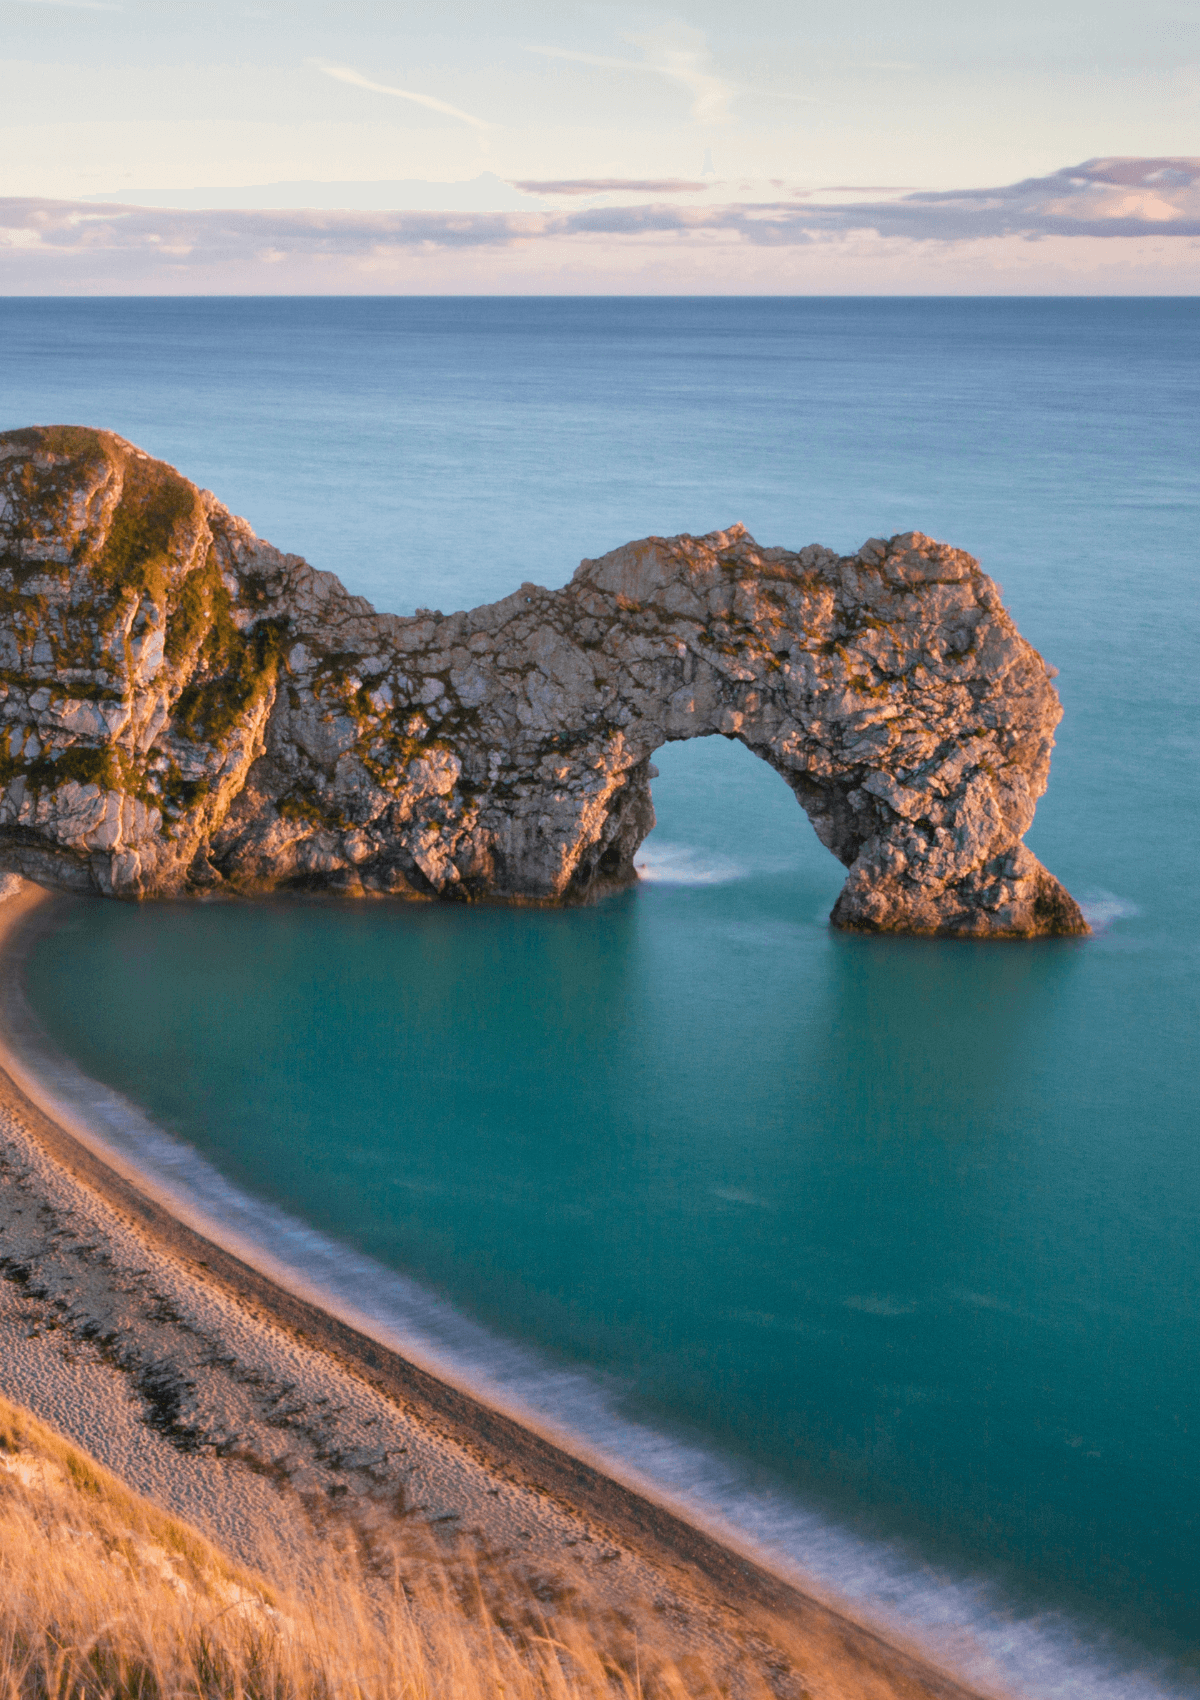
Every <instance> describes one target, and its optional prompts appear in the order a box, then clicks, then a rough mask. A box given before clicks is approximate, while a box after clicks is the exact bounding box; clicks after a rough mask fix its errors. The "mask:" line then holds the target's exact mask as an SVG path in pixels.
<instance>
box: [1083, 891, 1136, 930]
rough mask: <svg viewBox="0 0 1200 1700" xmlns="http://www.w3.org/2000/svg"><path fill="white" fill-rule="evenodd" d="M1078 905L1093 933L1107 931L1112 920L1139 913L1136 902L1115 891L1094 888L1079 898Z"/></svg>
mask: <svg viewBox="0 0 1200 1700" xmlns="http://www.w3.org/2000/svg"><path fill="white" fill-rule="evenodd" d="M1079 907H1080V908H1081V909H1082V910H1083V918H1084V920H1085V921H1086V922H1087V924H1088V926H1089V927H1090V928H1091V929H1092V931H1093V932H1094V933H1103V932H1107V930H1108V928H1109V927H1111V926H1112V924H1113V922H1114V921H1127V920H1131V919H1132V918H1133V917H1134V916H1135V915H1140V914H1141V912H1142V911H1141V909H1140V908H1139V907H1138V905H1137V904H1136V903H1132V902H1130V900H1129V899H1128V898H1127V897H1118V896H1117V895H1116V893H1115V892H1112V891H1101V890H1094V891H1089V892H1088V893H1087V895H1086V896H1085V897H1081V898H1080V899H1079Z"/></svg>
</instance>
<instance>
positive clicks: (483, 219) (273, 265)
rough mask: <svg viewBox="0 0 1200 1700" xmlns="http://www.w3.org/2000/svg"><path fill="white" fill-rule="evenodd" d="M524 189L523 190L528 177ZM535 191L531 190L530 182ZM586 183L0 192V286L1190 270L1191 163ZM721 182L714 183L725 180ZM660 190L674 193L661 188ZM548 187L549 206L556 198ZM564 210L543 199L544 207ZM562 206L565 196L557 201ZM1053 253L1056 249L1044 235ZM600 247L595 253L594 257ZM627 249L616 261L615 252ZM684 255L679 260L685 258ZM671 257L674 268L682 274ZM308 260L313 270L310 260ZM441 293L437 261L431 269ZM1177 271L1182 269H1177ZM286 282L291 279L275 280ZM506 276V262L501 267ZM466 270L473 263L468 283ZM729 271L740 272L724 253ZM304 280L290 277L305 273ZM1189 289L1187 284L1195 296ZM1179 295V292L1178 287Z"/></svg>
mask: <svg viewBox="0 0 1200 1700" xmlns="http://www.w3.org/2000/svg"><path fill="white" fill-rule="evenodd" d="M520 187H522V188H524V187H525V185H521V186H520ZM529 187H530V188H533V187H535V186H534V185H532V184H531V185H529ZM590 187H591V185H589V184H587V183H583V182H580V180H578V179H573V180H569V181H564V182H563V183H562V184H561V185H560V184H557V183H556V182H554V181H552V180H551V181H539V182H538V184H537V185H536V189H537V191H538V192H539V193H540V194H542V195H543V196H545V197H548V198H549V199H550V201H551V204H550V206H548V207H545V206H544V207H543V208H542V210H529V211H499V212H498V211H481V212H469V211H468V212H462V211H428V210H425V211H419V210H410V211H404V210H397V211H394V212H386V211H376V212H364V211H353V210H344V211H343V210H337V209H332V210H331V209H288V208H282V209H271V208H264V209H221V208H208V209H197V210H190V209H189V210H184V209H171V208H149V207H140V206H127V205H120V204H104V205H98V204H96V203H95V202H85V201H60V200H49V199H44V198H36V197H26V198H8V199H0V292H3V293H7V294H24V293H37V292H38V291H39V290H41V289H49V290H50V291H51V292H55V293H58V292H71V290H72V288H73V287H74V288H78V289H82V290H85V291H86V290H87V289H89V288H96V287H98V286H100V285H104V284H107V285H108V286H110V287H116V288H120V287H121V285H122V283H124V284H125V285H126V286H128V287H131V288H134V289H137V290H139V291H144V290H145V289H147V287H152V286H154V284H155V283H156V281H157V284H158V286H159V287H160V288H163V289H164V290H169V291H170V292H177V291H179V290H180V288H181V287H184V286H186V284H187V282H188V279H189V278H194V279H195V280H196V284H197V287H216V288H220V287H221V282H220V279H221V277H222V276H224V277H226V278H227V279H228V281H229V285H236V284H237V283H238V282H239V281H240V282H241V283H242V285H243V286H244V285H245V284H246V282H247V281H248V280H249V281H250V284H251V287H252V288H254V289H257V290H267V291H274V290H279V289H281V288H285V287H287V286H288V284H291V285H292V286H293V287H294V286H295V281H296V277H297V272H298V273H299V276H300V278H301V280H302V279H303V278H304V277H305V276H308V277H309V279H310V283H309V287H316V288H319V289H322V290H328V289H330V288H333V287H337V286H338V285H339V284H341V285H343V286H344V284H345V283H346V281H347V279H348V278H354V279H356V280H357V281H356V282H355V283H354V287H357V288H361V287H363V286H364V284H368V283H369V282H370V280H371V279H372V278H374V279H375V282H376V287H379V286H380V285H382V286H384V287H387V282H386V277H385V276H384V275H381V274H386V273H387V271H388V270H389V268H394V267H396V266H399V267H400V268H401V271H402V273H403V276H402V278H401V279H400V281H401V283H402V286H404V287H409V288H411V287H413V286H414V284H415V283H418V282H419V268H418V270H417V271H414V270H413V262H414V261H419V260H420V259H421V257H422V256H424V257H427V258H436V257H437V256H439V255H440V256H442V257H443V259H445V258H446V257H452V256H459V257H464V256H468V255H470V254H472V253H475V254H477V255H479V256H480V257H483V256H484V255H489V256H492V257H493V258H494V257H496V256H498V255H500V254H505V255H509V256H512V255H516V256H520V258H521V262H522V264H523V265H524V267H525V269H526V270H528V269H529V267H530V262H532V263H533V265H534V267H536V266H537V264H538V256H539V252H542V251H545V252H546V254H547V256H549V255H550V254H551V253H552V255H553V263H554V264H555V265H557V266H560V267H561V265H562V264H563V262H564V260H565V259H567V258H568V257H569V256H571V254H572V251H578V250H582V251H583V253H582V254H581V253H578V252H577V253H575V256H574V263H575V264H576V265H577V264H578V261H579V260H580V259H581V258H586V259H587V262H588V263H589V264H592V265H595V264H596V263H597V261H599V264H600V266H601V269H602V270H603V269H604V267H605V266H608V267H610V268H611V267H612V266H616V267H617V268H618V269H619V268H620V266H621V265H622V264H625V265H626V266H627V265H628V260H629V258H630V253H629V252H626V251H632V256H633V257H634V258H637V257H638V256H643V257H644V251H645V250H647V249H651V250H656V251H657V263H658V267H659V270H660V272H661V271H662V270H663V267H664V265H665V268H666V270H665V273H664V275H667V274H669V272H670V268H671V255H672V254H674V255H677V256H678V255H681V254H683V255H687V253H688V251H689V250H698V251H699V254H700V256H708V257H709V259H710V260H711V259H713V258H716V257H717V256H720V257H721V259H720V262H719V266H718V269H719V267H720V265H721V264H723V265H724V267H725V270H726V271H727V272H728V271H729V270H730V263H729V262H730V257H731V254H733V255H736V253H737V252H739V251H740V252H742V253H747V252H749V251H756V250H757V251H763V250H768V251H769V250H775V251H788V250H813V249H819V248H821V247H826V248H828V247H830V246H831V245H837V244H839V243H842V244H844V243H845V242H846V241H847V240H848V239H856V238H866V239H868V240H869V241H870V242H871V243H873V244H874V245H875V248H876V250H878V247H879V245H880V244H883V245H885V246H897V245H899V246H904V247H907V248H911V247H912V245H913V244H918V245H938V247H939V248H943V249H944V248H945V247H946V246H947V245H948V246H950V247H954V246H961V245H964V244H969V245H975V244H979V243H997V242H1001V243H1013V242H1018V243H1030V242H1033V243H1037V242H1045V241H1047V240H1048V239H1064V238H1065V239H1068V240H1074V241H1078V240H1079V239H1084V238H1091V239H1093V240H1096V239H1098V240H1100V241H1102V242H1104V243H1120V242H1122V241H1123V242H1126V243H1128V242H1135V243H1136V242H1139V241H1140V242H1145V241H1147V240H1152V241H1153V242H1154V243H1156V244H1160V243H1161V241H1162V239H1163V238H1170V239H1172V242H1173V243H1176V242H1177V243H1179V244H1180V248H1179V249H1178V250H1176V252H1177V254H1178V263H1179V264H1181V265H1182V266H1183V268H1184V271H1185V274H1186V272H1187V271H1188V270H1190V272H1191V275H1192V277H1193V279H1195V278H1196V277H1197V273H1198V272H1200V266H1198V265H1197V261H1198V260H1200V159H1196V158H1172V159H1130V158H1110V159H1095V160H1089V161H1087V162H1086V163H1085V164H1083V165H1080V166H1076V167H1069V168H1065V169H1063V170H1061V171H1056V172H1053V173H1051V174H1050V175H1049V176H1046V177H1038V178H1029V179H1026V180H1025V181H1023V182H1020V183H1014V184H1009V185H1006V186H1002V187H998V188H983V189H962V190H948V191H919V190H918V191H908V192H903V193H897V192H892V193H890V194H887V195H880V196H878V197H877V198H872V195H871V192H869V191H868V192H866V198H863V192H849V191H848V192H847V195H850V194H851V193H853V197H854V198H853V199H850V198H845V199H830V198H829V197H830V193H831V192H828V191H826V192H820V191H809V190H800V189H789V188H788V187H787V186H786V185H784V184H780V185H778V190H779V193H778V198H776V199H758V200H747V199H740V200H739V199H735V198H732V197H731V196H730V197H729V198H725V199H720V200H718V199H716V196H715V195H714V192H713V191H712V190H709V191H708V193H707V194H706V195H705V198H704V202H703V204H696V202H695V201H692V200H691V199H690V197H689V199H688V201H687V202H685V203H682V204H681V202H680V201H679V200H678V199H676V198H674V197H673V196H672V191H674V192H675V193H676V194H678V192H679V191H685V190H686V191H692V190H696V189H698V188H699V187H700V185H696V184H692V183H683V182H681V183H679V184H678V186H677V187H676V185H675V184H673V183H671V184H668V183H666V182H664V183H662V184H661V186H660V185H659V184H658V183H654V184H653V185H650V184H646V185H642V184H638V183H630V184H629V186H628V194H632V195H636V194H638V193H639V192H640V193H642V194H645V193H646V190H647V189H649V190H650V196H649V198H646V199H638V200H634V201H632V202H630V200H629V199H628V197H626V198H625V199H624V200H623V201H618V202H616V203H614V202H613V201H612V199H611V197H612V196H613V194H614V193H616V194H618V195H619V194H620V192H621V187H622V186H621V183H620V180H614V179H611V178H609V179H598V180H597V181H596V184H595V189H594V193H595V195H596V197H597V199H598V200H599V199H600V198H601V197H604V196H608V197H610V198H609V200H608V201H607V203H606V204H591V205H586V206H580V205H579V204H578V201H579V197H580V194H581V192H585V191H587V190H588V189H589V188H590ZM728 187H731V186H723V188H725V189H726V190H727V188H728ZM668 196H670V197H672V198H667V197H668ZM560 197H561V199H560ZM556 200H557V201H558V202H559V204H557V205H556V204H554V203H555V201H556ZM563 201H566V202H567V203H570V202H571V201H573V202H574V203H575V204H574V205H571V204H566V205H563V204H562V202H563ZM1055 247H1056V251H1058V252H1061V242H1060V241H1059V242H1056V244H1055ZM598 251H599V252H598ZM623 253H624V259H622V255H623ZM693 261H694V256H693V257H692V259H690V260H689V261H688V262H687V264H692V263H693ZM687 264H685V266H684V271H683V274H682V275H683V276H684V277H685V278H686V276H689V275H692V274H691V273H689V272H688V270H687ZM314 266H315V267H316V268H317V269H316V271H314V270H313V267H314ZM426 269H427V270H428V271H430V272H431V273H433V274H435V278H434V281H435V282H438V283H439V285H440V286H444V278H445V276H446V270H445V267H444V266H440V267H439V266H437V265H433V266H430V267H427V268H426ZM1173 269H1174V270H1175V271H1176V274H1178V264H1177V266H1176V267H1175V268H1173ZM281 270H285V271H287V272H288V273H289V274H291V275H290V276H289V279H288V283H287V284H285V282H284V280H283V279H282V278H279V277H278V274H279V272H280V271H281ZM510 272H511V263H510ZM477 275H478V267H477V266H476V267H475V268H473V270H472V276H477ZM732 275H733V277H734V279H735V280H736V276H737V263H736V260H735V261H734V263H733V267H732ZM301 287H303V283H301ZM1194 287H1195V285H1194V283H1193V289H1194ZM1184 292H1185V293H1191V292H1192V290H1188V289H1185V290H1184Z"/></svg>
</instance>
